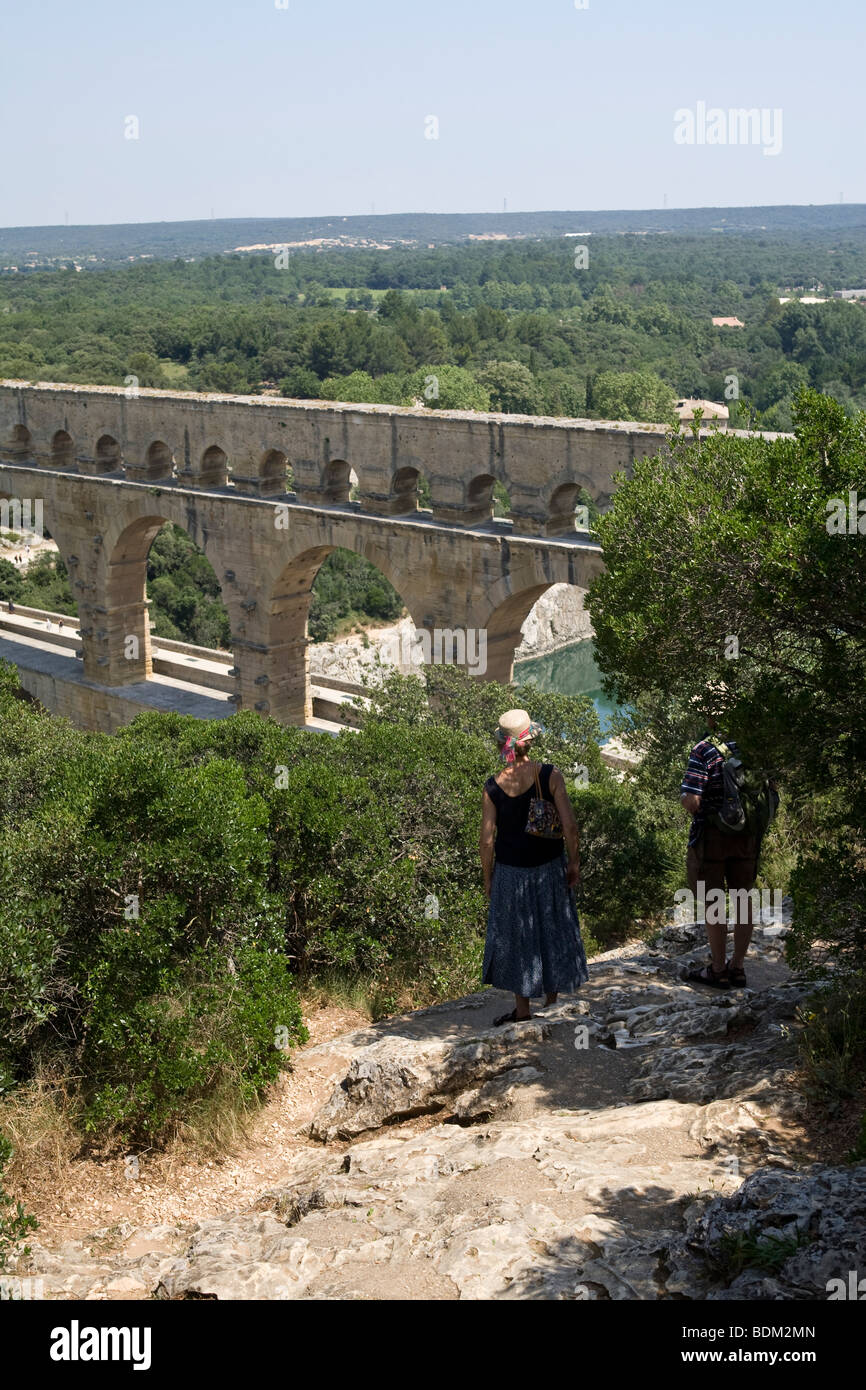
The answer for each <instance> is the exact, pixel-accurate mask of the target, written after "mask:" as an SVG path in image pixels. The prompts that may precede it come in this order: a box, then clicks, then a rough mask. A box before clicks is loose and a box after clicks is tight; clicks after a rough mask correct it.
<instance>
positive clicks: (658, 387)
mask: <svg viewBox="0 0 866 1390" xmlns="http://www.w3.org/2000/svg"><path fill="white" fill-rule="evenodd" d="M592 410H593V414H594V415H595V416H596V417H598V418H599V419H602V420H646V421H651V422H656V423H659V424H673V423H674V421H675V419H676V415H675V413H674V393H673V391H672V390H671V388H670V387H669V386H668V385H667V384H666V383H665V382H664V381H662V380H661V378H660V377H657V376H655V375H654V373H652V372H600V373H599V375H598V376H597V377H596V378H595V380H594V382H593V384H592Z"/></svg>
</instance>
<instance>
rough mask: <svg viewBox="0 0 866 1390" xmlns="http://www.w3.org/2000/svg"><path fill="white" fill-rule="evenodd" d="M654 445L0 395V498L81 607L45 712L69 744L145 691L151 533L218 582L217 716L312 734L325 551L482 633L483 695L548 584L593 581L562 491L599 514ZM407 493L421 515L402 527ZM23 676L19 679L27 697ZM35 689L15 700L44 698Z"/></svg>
mask: <svg viewBox="0 0 866 1390" xmlns="http://www.w3.org/2000/svg"><path fill="white" fill-rule="evenodd" d="M664 434H665V431H664V427H663V426H654V425H633V424H598V423H597V422H592V421H581V420H561V419H543V418H536V417H527V416H507V415H488V414H476V413H470V412H459V411H451V412H448V411H431V410H424V409H401V408H395V407H390V406H387V407H386V406H363V405H332V404H326V403H321V402H316V403H311V402H303V401H289V400H285V399H278V398H273V397H239V396H229V397H226V396H212V395H197V394H192V393H185V392H170V391H149V390H138V391H136V392H134V393H129V392H125V391H123V390H118V389H115V388H109V387H79V386H59V385H42V384H39V385H32V384H30V383H25V382H4V383H2V384H0V497H4V498H7V499H19V500H20V501H21V502H22V503H23V502H25V501H26V499H31V502H32V503H35V502H36V501H37V500H42V503H43V516H44V525H45V527H46V529H47V530H48V531H49V532H50V533H51V535H52V536H53V538H54V539H55V541H56V542H57V545H58V548H59V551H60V554H61V556H62V557H63V560H64V561H65V563H66V565H67V567H68V570H69V575H70V581H71V584H72V591H73V594H74V596H75V598H76V601H77V604H78V611H79V618H80V647H81V649H83V658H84V660H83V669H82V666H81V663H80V662H78V663H76V662H75V661H74V659H70V658H69V657H68V656H67V658H66V664H67V668H68V670H69V672H70V674H69V678H68V679H69V680H70V681H72V683H73V684H74V687H75V690H74V698H71V697H70V691H69V688H66V690H65V695H64V698H63V699H60V697H59V696H58V695H57V694H56V689H55V687H56V684H57V682H56V681H55V683H54V687H52V689H55V693H54V694H53V695H52V696H51V699H52V702H53V704H54V707H55V708H57V707H62V708H63V712H65V713H70V714H71V715H72V717H73V718H74V719H75V720H76V722H78V723H80V724H82V725H84V726H86V727H103V728H109V727H116V725H117V723H119V722H123V720H124V719H125V718H128V717H131V712H132V713H134V712H135V711H134V710H132V711H131V712H130V705H129V703H128V701H127V702H126V703H123V702H118V700H117V696H118V694H119V693H120V690H119V688H120V687H135V688H136V689H138V690H141V691H144V690H145V688H146V685H147V683H148V682H150V681H151V679H152V651H151V642H150V633H149V625H148V619H147V601H146V599H145V573H146V561H147V554H148V551H149V549H150V545H151V543H152V541H153V539H154V537H155V536H156V534H157V532H158V531H159V529H160V527H161V526H162V525H163V524H164V523H165V522H166V521H172V522H176V523H177V524H178V525H179V526H182V527H184V528H185V530H186V531H187V532H188V533H189V535H190V536H192V538H193V539H194V540H195V541H196V542H197V543H198V544H199V545H200V546H201V547H202V549H203V551H204V553H205V555H206V556H207V558H208V560H209V561H210V563H211V564H212V566H213V568H214V570H215V572H216V575H217V578H218V580H219V582H220V585H221V589H222V598H223V601H224V603H225V605H226V608H227V610H228V613H229V617H230V621H231V631H232V649H233V654H234V665H233V667H232V668H231V672H230V674H231V675H232V677H233V679H234V682H235V693H233V694H232V695H231V696H230V697H229V698H230V700H231V701H232V703H233V705H234V707H235V708H250V709H256V710H259V711H260V712H261V713H263V714H269V715H271V716H272V717H273V718H275V719H277V720H280V721H282V722H284V723H293V724H304V723H307V722H309V720H310V718H311V714H312V708H311V698H310V688H309V679H308V661H307V635H306V631H307V615H308V609H309V603H310V591H311V586H312V583H313V580H314V579H315V576H316V573H317V571H318V569H319V566H320V565H321V564H322V561H323V560H324V559H325V557H326V556H327V555H328V554H329V553H330V552H331V551H332V550H333V549H334V548H335V547H338V546H342V547H345V548H346V549H348V550H351V551H355V552H356V553H358V554H360V555H363V556H364V557H365V558H366V559H368V560H370V561H372V562H373V564H375V565H377V566H378V568H379V569H380V570H381V571H382V573H383V574H385V575H386V576H387V577H388V579H389V580H390V581H391V583H392V584H393V585H394V587H395V588H396V589H397V591H398V592H399V593H400V595H401V597H402V598H403V601H404V602H405V604H406V607H407V609H408V610H409V613H410V614H411V616H412V618H413V620H414V622H415V624H416V626H417V627H418V628H419V629H428V630H429V631H431V633H432V631H433V630H434V629H440V630H441V629H446V630H458V629H478V630H481V629H484V630H486V632H487V644H488V646H487V662H488V664H487V672H486V674H487V677H488V678H489V679H496V680H502V681H507V680H509V679H510V678H511V674H512V666H513V657H514V650H515V647H516V646H517V645H518V644H519V642H520V628H521V624H522V623H523V621H524V619H525V618H526V616H527V614H528V613H529V610H530V609H531V608H532V606H533V604H534V603H535V601H536V600H537V599H538V597H539V596H540V595H541V594H542V593H543V592H544V590H545V589H547V588H548V587H549V586H550V585H552V584H555V583H560V582H564V583H568V584H574V585H578V586H579V587H581V588H586V586H587V585H588V584H589V582H590V580H591V579H592V578H593V576H594V575H595V574H597V573H598V572H599V570H600V568H601V560H600V553H599V550H598V548H597V547H595V546H593V545H592V544H590V543H588V542H587V540H586V538H585V536H581V535H580V533H576V532H575V525H574V507H575V502H576V500H577V497H578V492H579V489H580V488H581V487H583V488H586V489H587V491H588V492H589V493H590V494H591V495H592V496H593V497H595V498H597V499H598V500H599V501H601V502H602V503H604V502H605V501H606V500H607V499H608V498H609V497H610V494H611V492H612V490H613V486H614V483H613V476H614V474H615V473H616V472H617V471H618V470H619V469H622V468H625V469H628V468H629V466H630V464H631V463H632V462H633V461H634V459H635V458H636V457H638V456H640V455H644V454H648V453H654V452H656V451H657V450H658V449H659V448H660V446H662V445H663V442H664ZM289 469H291V473H289V472H288V470H289ZM353 475H354V476H355V477H357V496H356V498H355V500H351V501H350V495H349V494H350V479H351V478H352V476H353ZM422 476H424V477H426V478H427V480H428V481H429V484H430V490H431V497H432V510H427V511H419V510H418V504H417V495H418V482H419V478H421V477H422ZM497 480H498V481H500V482H502V483H503V484H504V485H505V486H506V488H507V489H508V491H509V494H510V497H511V506H512V522H511V524H510V525H508V524H506V523H503V522H497V521H495V520H494V519H493V501H492V496H493V485H494V482H495V481H497ZM289 487H291V491H289V490H288V488H289ZM130 637H135V638H137V639H138V641H137V643H130V642H129V640H128V639H129V638H130ZM7 645H8V644H7ZM136 650H137V655H135V654H133V655H132V657H130V655H129V653H130V652H133V653H135V652H136ZM26 667H27V663H26V662H19V669H21V672H22V683H23V684H24V686H25V688H31V687H30V686H29V685H28V675H27V669H26ZM59 679H60V683H61V684H64V685H66V686H67V687H68V681H67V677H66V676H63V675H62V674H61V676H60V677H59ZM44 690H45V684H44V682H43V683H42V684H41V685H40V686H39V688H38V690H36V689H34V693H38V694H39V696H40V698H42V699H43V700H44V699H45V694H44ZM163 694H164V692H163ZM223 699H225V696H223ZM163 703H164V700H163ZM230 709H231V706H229V707H228V709H227V710H226V712H230Z"/></svg>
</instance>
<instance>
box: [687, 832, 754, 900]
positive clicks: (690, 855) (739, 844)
mask: <svg viewBox="0 0 866 1390" xmlns="http://www.w3.org/2000/svg"><path fill="white" fill-rule="evenodd" d="M686 877H687V879H688V883H689V888H690V889H691V890H692V892H693V893H695V894H697V884H698V883H699V882H703V884H704V885H705V892H707V893H708V892H710V890H711V889H714V888H721V889H725V888H747V889H748V888H754V886H755V879H756V878H757V877H758V842H757V840H756V838H755V836H754V835H725V834H723V833H722V831H721V830H717V829H716V827H715V826H714V825H705V826H704V829H703V833H702V835H701V838H700V839H699V840H698V843H697V844H696V845H690V846H689V848H688V850H687V851H686Z"/></svg>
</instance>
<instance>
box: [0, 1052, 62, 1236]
mask: <svg viewBox="0 0 866 1390" xmlns="http://www.w3.org/2000/svg"><path fill="white" fill-rule="evenodd" d="M75 1120H76V1109H75V1102H74V1100H73V1095H72V1087H71V1085H70V1077H69V1075H68V1073H67V1072H65V1071H63V1070H62V1069H61V1068H59V1067H57V1066H55V1067H53V1068H48V1067H46V1068H43V1069H42V1070H41V1071H40V1072H39V1073H38V1074H37V1075H36V1076H35V1077H34V1078H33V1080H32V1081H30V1082H28V1083H27V1084H26V1085H24V1086H20V1087H18V1088H17V1089H16V1090H14V1091H12V1092H11V1093H10V1094H9V1095H6V1096H4V1097H3V1099H2V1100H0V1131H2V1132H3V1133H4V1134H5V1135H6V1137H7V1138H8V1139H9V1141H10V1143H11V1144H12V1157H11V1159H10V1161H9V1165H8V1167H7V1169H6V1172H5V1174H4V1183H5V1186H6V1188H7V1190H8V1191H9V1192H10V1193H12V1194H13V1195H14V1196H15V1197H16V1198H20V1199H21V1200H22V1201H23V1202H24V1205H25V1206H26V1207H28V1209H29V1207H30V1206H31V1205H43V1204H44V1203H45V1201H46V1200H47V1199H48V1198H49V1197H55V1198H56V1197H57V1196H61V1197H62V1194H63V1192H64V1189H65V1184H66V1181H67V1178H68V1174H69V1171H70V1164H71V1163H72V1161H73V1159H75V1158H76V1156H77V1155H78V1154H80V1152H81V1134H80V1131H79V1130H78V1129H77V1128H76V1123H75Z"/></svg>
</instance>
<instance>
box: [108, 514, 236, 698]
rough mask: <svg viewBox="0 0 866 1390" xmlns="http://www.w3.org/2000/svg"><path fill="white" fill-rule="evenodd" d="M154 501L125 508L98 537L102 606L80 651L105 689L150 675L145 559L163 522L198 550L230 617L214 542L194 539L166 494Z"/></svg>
mask: <svg viewBox="0 0 866 1390" xmlns="http://www.w3.org/2000/svg"><path fill="white" fill-rule="evenodd" d="M159 500H160V502H161V503H162V505H154V499H152V498H150V497H148V498H147V500H146V501H145V500H143V501H142V503H141V504H140V505H139V506H135V504H133V505H132V506H127V507H125V508H124V509H123V511H122V512H121V514H120V515H119V516H118V517H116V518H113V520H112V522H111V523H110V525H109V526H108V527H107V528H106V533H105V535H104V537H103V541H102V552H103V556H104V561H103V564H104V569H103V580H102V585H101V592H102V602H101V603H100V604H99V605H98V607H99V610H100V612H99V614H98V616H96V617H95V619H94V621H93V623H92V625H90V624H89V625H88V626H89V627H90V631H88V633H87V636H88V638H90V640H91V643H92V646H91V649H90V651H89V652H88V648H87V646H85V662H86V666H85V669H86V670H87V672H88V674H90V673H91V672H92V673H93V676H94V678H95V679H98V680H99V681H100V682H102V683H103V684H106V685H128V684H131V683H133V682H135V681H140V680H147V679H149V677H150V676H151V675H152V672H153V666H152V650H151V633H150V622H149V619H148V613H147V610H148V600H147V557H148V555H149V554H150V547H151V546H152V544H153V542H154V540H155V539H156V537H157V535H158V534H159V532H160V531H161V530H162V528H163V526H164V525H165V524H166V523H167V522H172V523H174V524H175V525H177V526H180V527H182V529H183V530H185V531H186V532H187V534H188V535H189V536H190V538H191V539H192V540H194V541H195V543H196V544H197V545H199V546H200V547H201V549H202V552H203V553H204V555H205V558H206V559H207V560H208V561H209V563H210V565H211V567H212V569H213V571H214V574H215V575H216V577H217V582H218V583H219V585H220V594H221V596H222V600H223V603H224V604H225V606H226V608H227V610H228V611H229V613H230V615H231V612H232V609H231V605H230V603H229V600H228V596H227V595H226V593H225V592H224V589H223V580H222V574H223V571H224V568H225V565H224V556H223V555H222V553H221V547H220V546H219V544H218V539H217V538H215V537H210V536H209V535H208V534H207V533H205V534H204V535H198V534H195V532H194V528H193V527H191V526H190V524H189V517H188V514H187V512H186V510H185V508H183V507H182V506H178V505H176V503H174V499H173V498H172V496H171V494H170V493H169V494H167V495H166V496H165V497H163V498H161V499H159ZM82 633H83V628H82ZM130 639H134V640H133V641H130Z"/></svg>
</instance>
